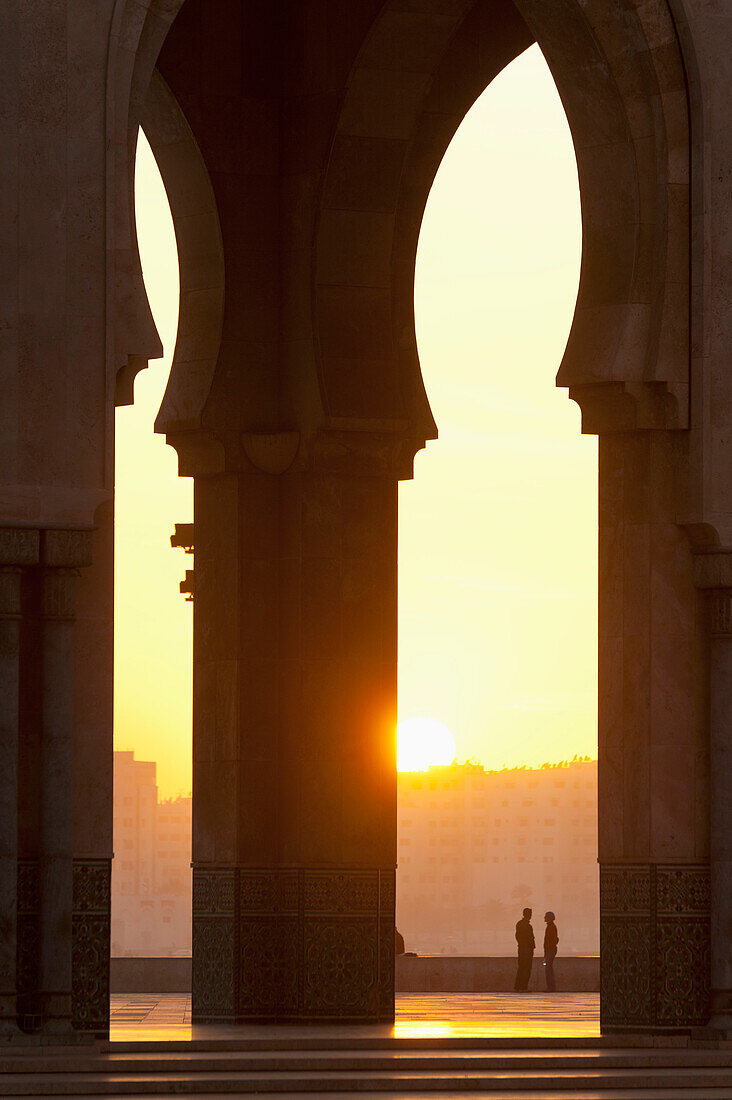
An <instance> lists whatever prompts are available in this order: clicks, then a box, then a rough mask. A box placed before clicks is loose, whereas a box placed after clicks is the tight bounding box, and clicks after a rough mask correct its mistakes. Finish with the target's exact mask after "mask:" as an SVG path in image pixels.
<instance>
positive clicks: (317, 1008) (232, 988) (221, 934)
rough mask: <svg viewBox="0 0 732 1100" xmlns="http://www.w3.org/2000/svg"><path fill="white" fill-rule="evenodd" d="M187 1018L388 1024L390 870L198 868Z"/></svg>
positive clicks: (390, 996) (391, 922) (391, 944)
mask: <svg viewBox="0 0 732 1100" xmlns="http://www.w3.org/2000/svg"><path fill="white" fill-rule="evenodd" d="M193 882H194V886H193V1018H194V1020H196V1021H197V1022H205V1021H220V1020H229V1021H246V1020H249V1021H253V1020H269V1021H274V1020H280V1021H287V1020H307V1019H310V1020H324V1019H339V1020H351V1021H375V1020H391V1019H393V1015H394V894H395V891H394V871H393V869H388V870H351V869H338V870H334V869H328V870H321V869H314V868H313V869H303V868H300V869H292V870H278V869H269V868H263V869H251V868H243V867H234V868H231V867H227V868H221V869H216V868H212V867H197V868H194V872H193Z"/></svg>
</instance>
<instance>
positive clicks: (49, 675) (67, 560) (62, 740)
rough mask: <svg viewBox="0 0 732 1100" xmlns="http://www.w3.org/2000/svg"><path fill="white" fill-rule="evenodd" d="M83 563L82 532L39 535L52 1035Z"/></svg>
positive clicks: (45, 984)
mask: <svg viewBox="0 0 732 1100" xmlns="http://www.w3.org/2000/svg"><path fill="white" fill-rule="evenodd" d="M90 558H91V533H90V532H88V531H68V530H46V531H43V532H42V533H41V554H40V559H41V560H40V578H39V580H40V662H41V670H40V671H41V730H40V733H41V760H40V773H41V774H40V813H39V826H40V828H39V944H38V956H39V959H38V962H39V965H38V1008H39V1013H40V1016H41V1028H42V1030H43V1031H45V1032H48V1033H53V1034H56V1033H64V1032H70V1031H71V1030H72V1005H71V992H72V910H73V884H74V800H73V792H74V695H75V660H74V659H75V646H74V617H75V600H76V581H77V575H78V569H79V567H80V566H83V565H88V564H89V563H90Z"/></svg>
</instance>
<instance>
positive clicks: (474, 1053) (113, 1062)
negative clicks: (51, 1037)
mask: <svg viewBox="0 0 732 1100" xmlns="http://www.w3.org/2000/svg"><path fill="white" fill-rule="evenodd" d="M570 1066H571V1067H572V1068H573V1069H574V1070H576V1071H578V1070H583V1069H604V1070H607V1069H649V1068H650V1069H656V1068H659V1067H660V1068H664V1067H668V1068H675V1069H688V1068H694V1067H707V1068H717V1069H726V1070H730V1071H732V1051H727V1050H725V1051H716V1050H709V1049H693V1048H691V1049H681V1050H659V1049H645V1050H632V1049H631V1050H623V1049H617V1048H616V1049H608V1050H603V1049H599V1050H598V1049H596V1050H586V1049H579V1050H574V1051H569V1050H568V1051H556V1050H551V1049H550V1050H537V1049H534V1050H531V1051H525V1050H505V1049H504V1050H489V1051H486V1050H462V1051H461V1050H454V1049H441V1050H431V1051H430V1050H427V1051H421V1050H409V1049H402V1048H400V1049H394V1050H343V1051H330V1050H309V1051H302V1050H283V1051H248V1052H242V1051H231V1050H227V1051H208V1052H201V1051H160V1050H149V1051H140V1052H129V1053H128V1052H117V1051H111V1052H104V1053H99V1054H91V1053H87V1054H84V1053H82V1052H75V1053H73V1054H69V1053H65V1054H63V1055H58V1054H56V1055H43V1054H40V1055H36V1056H32V1057H31V1056H29V1055H21V1056H7V1055H5V1056H3V1055H2V1054H0V1074H23V1073H36V1074H39V1073H44V1074H51V1073H57V1074H60V1073H73V1074H76V1075H79V1074H82V1073H100V1072H110V1073H117V1074H120V1073H167V1072H172V1071H175V1070H176V1069H179V1068H185V1069H186V1070H187V1071H190V1072H196V1073H207V1072H209V1071H220V1070H222V1069H225V1070H226V1071H227V1072H237V1073H248V1072H261V1073H264V1072H267V1073H276V1072H278V1071H281V1070H287V1071H289V1072H300V1071H319V1072H326V1071H327V1072H340V1071H349V1070H354V1071H358V1070H370V1071H376V1070H379V1071H384V1070H385V1071H392V1070H415V1069H417V1070H439V1071H440V1072H445V1071H447V1070H461V1071H463V1070H491V1071H494V1070H503V1069H516V1070H518V1069H521V1070H524V1071H527V1070H534V1069H544V1070H548V1069H565V1068H568V1067H570Z"/></svg>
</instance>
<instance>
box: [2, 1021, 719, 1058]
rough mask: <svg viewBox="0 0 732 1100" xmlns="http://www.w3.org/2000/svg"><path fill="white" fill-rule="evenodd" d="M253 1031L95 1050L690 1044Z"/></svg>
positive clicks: (678, 1038)
mask: <svg viewBox="0 0 732 1100" xmlns="http://www.w3.org/2000/svg"><path fill="white" fill-rule="evenodd" d="M277 1030H278V1031H279V1034H277V1033H276V1031H277ZM257 1032H258V1034H254V1035H253V1034H249V1035H241V1036H238V1035H227V1036H226V1037H223V1038H217V1039H199V1038H191V1039H186V1038H183V1039H164V1040H157V1039H155V1040H150V1039H124V1040H116V1039H115V1040H113V1041H111V1042H109V1043H101V1044H98V1045H97V1047H96V1048H95V1049H104V1050H110V1051H117V1052H122V1053H124V1052H128V1053H129V1052H133V1051H134V1052H139V1051H161V1050H164V1051H174V1050H179V1051H186V1052H188V1051H210V1050H225V1051H234V1050H236V1051H240V1050H349V1051H350V1050H398V1049H405V1050H537V1049H541V1050H581V1049H584V1050H597V1049H603V1050H604V1049H607V1050H615V1049H617V1048H618V1047H622V1048H623V1049H628V1050H648V1049H651V1050H680V1049H683V1050H686V1049H689V1048H690V1047H691V1044H690V1041H689V1039H688V1037H687V1036H685V1035H669V1036H663V1035H658V1036H650V1035H623V1036H605V1037H603V1036H599V1035H589V1036H576V1035H574V1036H544V1035H542V1036H538V1037H537V1036H536V1035H508V1036H507V1035H500V1036H486V1035H388V1034H385V1035H373V1034H371V1035H368V1034H367V1035H359V1034H358V1033H357V1032H356V1033H355V1034H354V1033H353V1032H350V1033H349V1032H347V1031H346V1032H345V1033H344V1029H339V1033H337V1034H333V1033H330V1032H329V1030H327V1029H322V1030H321V1029H320V1028H313V1029H312V1030H311V1031H310V1033H309V1034H302V1032H300V1033H298V1034H293V1033H292V1032H291V1031H290V1032H288V1031H287V1029H286V1028H279V1029H274V1028H273V1029H267V1028H265V1027H262V1028H258V1029H257ZM263 1032H265V1033H267V1034H262V1033H263ZM703 1046H707V1047H708V1048H709V1049H713V1050H719V1049H725V1048H727V1049H730V1050H732V1042H729V1043H724V1042H718V1041H714V1042H709V1043H706V1044H705V1043H703V1042H695V1043H694V1048H698V1047H703ZM1 1049H2V1048H0V1050H1ZM57 1049H59V1048H57Z"/></svg>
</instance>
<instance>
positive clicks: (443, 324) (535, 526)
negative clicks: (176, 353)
mask: <svg viewBox="0 0 732 1100" xmlns="http://www.w3.org/2000/svg"><path fill="white" fill-rule="evenodd" d="M136 184H137V189H136V197H137V210H138V232H139V237H140V251H141V255H142V260H143V270H144V274H145V281H146V285H147V287H148V293H149V296H150V300H151V305H152V308H153V312H154V314H155V317H156V320H157V323H158V328H159V330H160V333H161V338H162V340H163V343H164V345H165V349H166V357H165V358H164V359H162V360H158V361H156V362H154V363H151V365H150V367H149V369H148V370H147V371H144V372H143V373H142V374H140V375H139V376H138V379H137V382H136V386H135V405H134V406H132V407H131V408H126V409H120V410H118V413H117V532H116V552H117V564H116V596H115V607H116V626H115V641H116V657H115V677H116V679H115V746H116V747H117V748H122V749H134V750H135V752H136V754H137V756H138V758H141V759H153V760H157V761H158V765H159V766H158V779H159V783H160V786H161V791H162V793H163V794H165V795H169V794H176V793H179V792H183V791H188V790H190V783H191V780H190V776H191V715H190V693H191V678H190V665H191V605H190V604H187V603H186V602H185V601H184V600H183V597H182V596H180V595H179V594H178V581H179V580H180V578H181V577H182V576H183V573H184V570H185V568H186V565H187V566H188V567H190V565H191V561H190V559H189V558H186V556H185V555H184V554H183V553H182V552H181V551H173V550H171V549H170V546H169V541H168V540H169V536H170V533H171V531H172V527H173V524H174V523H175V522H181V521H185V520H189V519H191V518H192V494H191V483H190V481H189V480H188V479H184V478H183V479H182V478H178V477H177V476H176V455H175V453H174V451H173V450H172V449H171V448H169V447H167V446H166V445H165V442H164V440H163V439H162V438H161V437H158V436H154V435H153V433H152V422H153V420H154V418H155V414H156V412H157V408H158V406H159V404H160V399H161V396H162V392H163V389H164V387H165V381H166V378H167V374H168V371H169V369H170V353H171V351H172V347H173V343H174V339H175V327H176V322H177V295H178V287H177V269H176V260H175V243H174V235H173V230H172V224H171V221H170V214H169V211H168V208H167V202H166V200H165V196H164V192H163V191H162V186H161V183H160V178H159V175H158V173H157V169H156V167H155V164H154V161H153V158H152V155H151V153H150V151H149V148H148V147H147V143H146V142H145V141H144V139H143V140H142V141H141V142H140V146H139V150H138V170H137V181H136ZM580 245H581V229H580V213H579V193H578V186H577V169H576V164H575V159H574V153H573V150H572V143H571V138H570V134H569V128H568V125H567V121H566V118H565V115H564V112H563V109H562V107H561V104H560V101H559V97H558V95H557V92H556V89H555V87H554V84H553V81H552V79H551V76H550V74H549V71H548V69H547V66H546V64H545V62H544V60H543V57H542V55H541V53H540V51H539V49H538V47H537V46H532V47H531V49H529V50H527V51H526V53H525V54H523V55H522V56H521V57H520V58H518V59H517V60H516V61H515V62H514V63H513V64H512V65H510V66H509V67H508V68H507V69H506V70H504V72H503V73H501V74H500V76H498V77H497V78H496V80H494V81H493V83H492V84H491V86H490V88H489V89H488V90H487V91H486V92H485V93H484V94H483V95H482V96H481V98H480V99H479V100H478V101H477V103H476V104H475V105H474V107H473V108H472V110H471V111H470V112H469V114H468V115H467V117H466V119H465V120H464V122H463V123H462V125H461V127H460V129H459V130H458V133H457V134H456V136H455V138H454V140H453V142H452V144H451V145H450V148H449V150H448V152H447V154H446V156H445V159H444V161H443V163H442V165H441V167H440V170H439V172H438V174H437V177H436V180H435V183H434V186H433V189H432V192H431V195H430V199H429V202H428V205H427V210H426V213H425V218H424V222H423V225H422V231H421V236H420V243H419V252H418V257H417V275H416V281H415V315H416V321H417V336H418V343H419V351H420V359H421V362H422V370H423V374H424V379H425V384H426V387H427V392H428V395H429V397H430V401H431V404H432V408H433V412H434V414H435V418H436V420H437V423H438V426H439V430H440V439H439V440H438V441H436V442H432V443H430V444H428V447H427V449H426V450H425V451H422V452H420V454H419V455H418V456H417V459H416V462H415V480H414V481H412V482H404V483H402V485H401V488H400V537H399V561H400V587H399V599H400V612H399V632H400V643H399V698H400V703H399V713H400V718H409V717H411V716H416V715H425V716H428V717H431V718H434V719H437V720H439V721H441V722H443V723H445V725H447V726H448V727H449V729H450V730H451V731H452V734H453V736H454V739H455V743H456V749H457V756H458V758H459V759H465V758H467V757H474V758H476V759H478V760H480V761H482V762H484V763H485V764H486V766H487V767H491V768H495V767H500V766H502V765H503V764H504V763H505V764H508V765H516V764H523V763H528V764H533V763H541V762H542V761H544V760H558V759H562V758H565V757H571V756H573V755H574V754H575V753H580V754H584V753H588V754H590V755H592V756H595V755H596V749H597V731H596V665H597V643H596V634H597V606H596V590H597V489H596V483H597V444H596V440H595V439H594V438H593V437H583V436H581V435H580V431H579V427H580V417H579V410H578V409H577V407H576V406H575V405H574V404H573V403H572V402H570V401H569V400H568V398H567V395H566V391H564V390H557V389H556V388H555V386H554V376H555V374H556V371H557V367H558V365H559V362H560V359H561V356H562V352H563V350H564V345H565V343H566V339H567V335H568V332H569V325H570V322H571V318H572V312H573V309H574V301H575V297H576V292H577V281H578V277H579V257H580Z"/></svg>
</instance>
